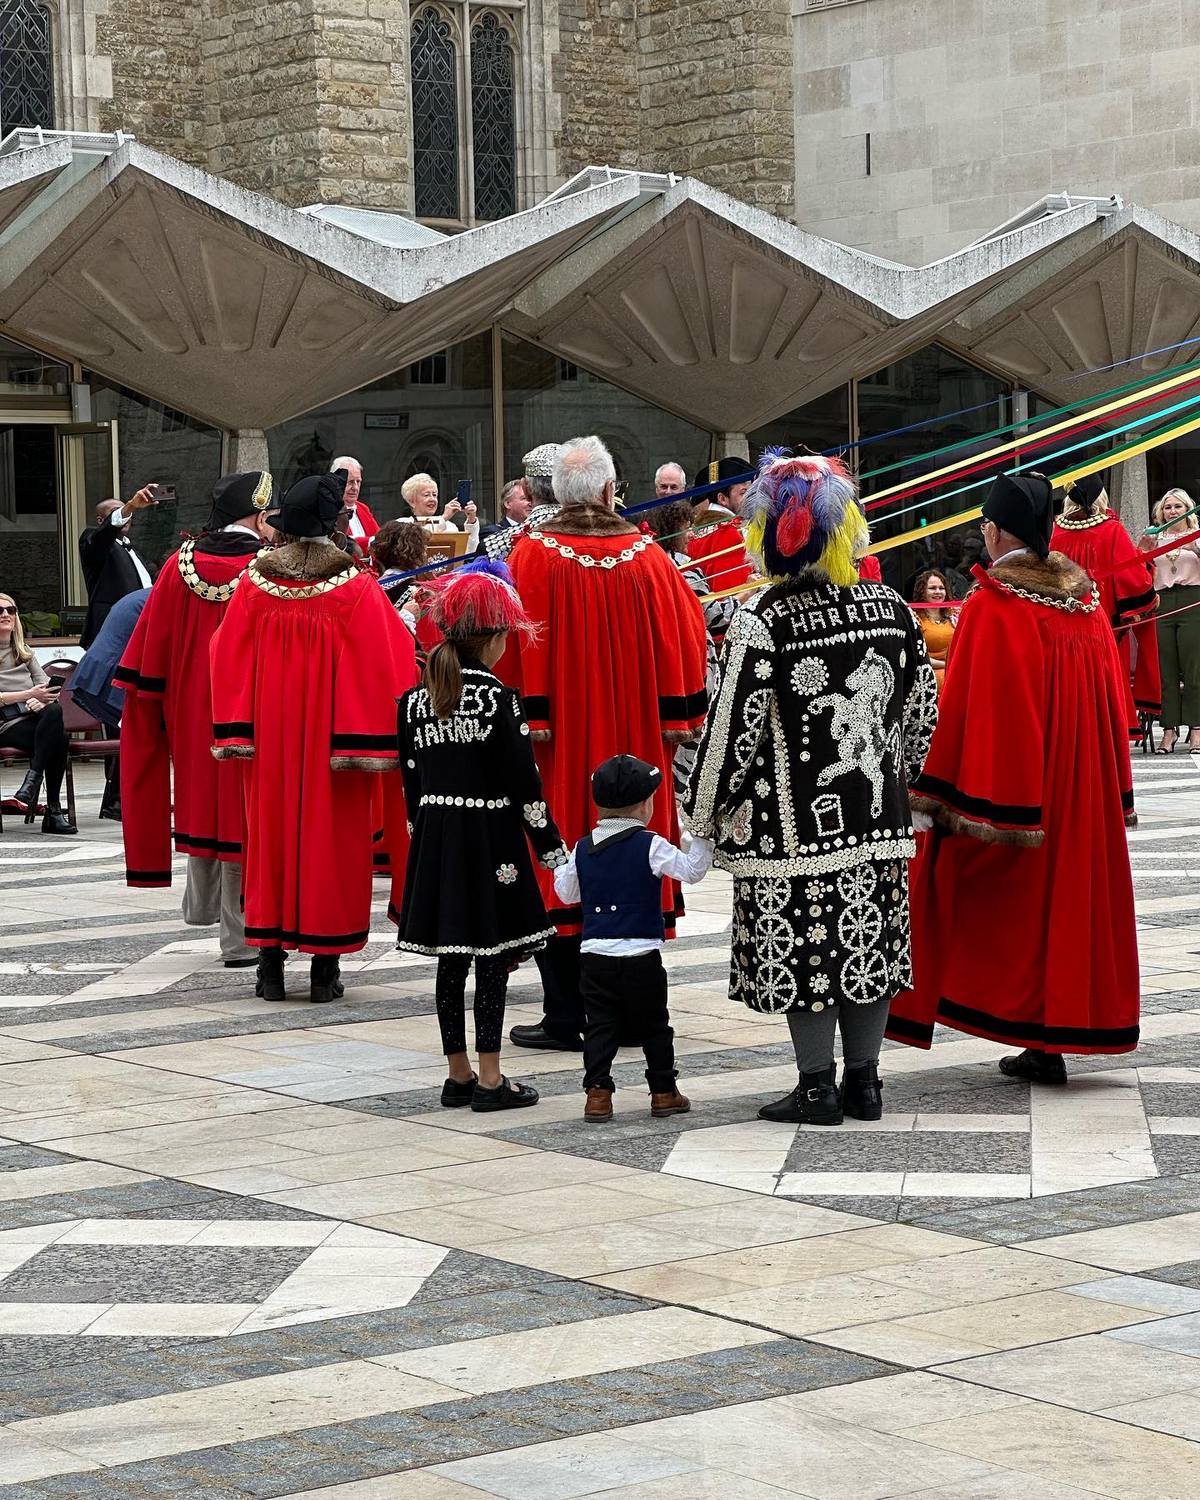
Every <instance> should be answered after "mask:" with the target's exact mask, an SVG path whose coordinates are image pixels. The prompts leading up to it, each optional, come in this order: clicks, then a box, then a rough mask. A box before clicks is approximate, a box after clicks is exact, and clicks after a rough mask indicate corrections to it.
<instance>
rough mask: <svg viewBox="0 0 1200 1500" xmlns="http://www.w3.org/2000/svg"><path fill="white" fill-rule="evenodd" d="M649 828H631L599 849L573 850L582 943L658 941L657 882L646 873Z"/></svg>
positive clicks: (587, 842) (586, 845) (582, 845)
mask: <svg viewBox="0 0 1200 1500" xmlns="http://www.w3.org/2000/svg"><path fill="white" fill-rule="evenodd" d="M653 840H654V835H653V834H652V833H651V832H650V830H649V829H648V828H630V829H627V830H626V831H625V832H623V833H618V834H615V835H614V836H613V837H612V838H610V839H605V841H604V842H603V843H602V844H601V845H600V847H599V848H597V847H596V846H595V844H593V842H592V836H591V834H590V833H589V834H587V835H585V837H583V838H581V839H580V840H579V843H578V844H577V845H576V846H575V873H576V875H577V876H578V877H579V900H580V905H581V906H582V907H583V936H584V938H585V939H586V938H658V939H659V940H661V939H662V937H663V932H664V929H663V913H662V880H661V879H660V878H659V877H658V876H657V875H655V874H654V872H653V871H652V870H651V868H650V845H651V843H652V842H653Z"/></svg>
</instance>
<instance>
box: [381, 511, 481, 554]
mask: <svg viewBox="0 0 1200 1500" xmlns="http://www.w3.org/2000/svg"><path fill="white" fill-rule="evenodd" d="M399 519H400V520H401V521H411V522H412V523H413V524H414V525H417V526H424V527H425V529H426V530H427V531H434V532H439V533H441V534H442V535H444V534H445V533H446V532H448V531H457V530H458V527H457V526H456V525H455V524H454V522H453V521H447V520H446V518H445V516H400V517H399ZM463 530H464V531H465V532H466V534H467V551H468V552H474V550H475V548H476V547H478V546H479V521H478V518H476V519H475V520H474V521H469V522H468V523H467V524H466V526H464V527H463Z"/></svg>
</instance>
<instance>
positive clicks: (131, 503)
mask: <svg viewBox="0 0 1200 1500" xmlns="http://www.w3.org/2000/svg"><path fill="white" fill-rule="evenodd" d="M157 504H158V501H157V500H156V499H155V496H154V486H153V485H152V484H146V485H143V486H142V488H141V489H140V490H138V492H137V494H136V495H135V496H134V497H133V499H132V500H126V502H125V504H124V505H122V507H121V509H122V511H124V513H125V514H126V515H128V514H129V513H130V511H134V510H145V509H146V507H147V506H148V505H157Z"/></svg>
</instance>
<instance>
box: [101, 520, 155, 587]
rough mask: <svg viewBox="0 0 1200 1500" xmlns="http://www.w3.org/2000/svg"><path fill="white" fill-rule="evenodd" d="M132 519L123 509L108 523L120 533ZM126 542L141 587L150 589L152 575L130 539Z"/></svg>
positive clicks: (126, 548)
mask: <svg viewBox="0 0 1200 1500" xmlns="http://www.w3.org/2000/svg"><path fill="white" fill-rule="evenodd" d="M132 519H133V517H132V516H127V515H126V514H125V511H124V509H123V508H122V509H121V510H114V511H113V513H112V514H111V515H110V516H109V518H108V521H109V525H110V526H115V527H116V528H117V530H118V531H119V530H120V529H121V527H122V526H128V525H129V522H130V521H131V520H132ZM124 540H125V550H126V551H127V552H128V553H129V560H130V562H132V563H133V566H134V567H135V568H136V569H137V576H138V578H139V579H140V580H141V587H142V588H144V589H148V588H149V587H150V585H151V584H152V583H153V582H154V579H153V578H151V577H150V573H149V570H148V569H147V567H146V564H145V563H144V562H143V561H142V560H141V558H140V557H139V556H138V555H137V548H136V547H135V546H134V545H133V543H132V542H131V541H129V539H128V538H125V539H124Z"/></svg>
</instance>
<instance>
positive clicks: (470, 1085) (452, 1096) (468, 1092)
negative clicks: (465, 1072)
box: [442, 1078, 479, 1109]
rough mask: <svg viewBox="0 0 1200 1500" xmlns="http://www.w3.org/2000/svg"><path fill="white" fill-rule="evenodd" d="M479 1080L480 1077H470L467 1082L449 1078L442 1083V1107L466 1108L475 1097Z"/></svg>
mask: <svg viewBox="0 0 1200 1500" xmlns="http://www.w3.org/2000/svg"><path fill="white" fill-rule="evenodd" d="M478 1082H479V1080H478V1078H471V1079H468V1081H467V1082H466V1083H458V1082H457V1081H456V1080H455V1079H453V1078H447V1079H446V1081H445V1083H443V1084H442V1108H443V1109H465V1108H466V1107H467V1106H468V1105H469V1104H470V1102H471V1100H472V1099H474V1097H475V1085H476V1084H477V1083H478Z"/></svg>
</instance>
